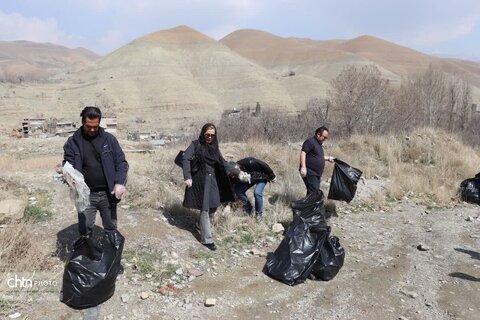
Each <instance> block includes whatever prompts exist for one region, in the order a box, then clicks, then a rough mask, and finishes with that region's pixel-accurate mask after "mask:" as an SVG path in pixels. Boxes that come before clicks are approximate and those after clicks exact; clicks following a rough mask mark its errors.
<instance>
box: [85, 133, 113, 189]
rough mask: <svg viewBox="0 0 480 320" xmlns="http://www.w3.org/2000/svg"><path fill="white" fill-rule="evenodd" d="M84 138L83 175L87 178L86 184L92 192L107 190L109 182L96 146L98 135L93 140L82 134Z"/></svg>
mask: <svg viewBox="0 0 480 320" xmlns="http://www.w3.org/2000/svg"><path fill="white" fill-rule="evenodd" d="M82 138H83V139H82V142H83V152H84V154H83V157H82V158H83V163H82V174H83V176H84V178H85V183H86V184H87V186H88V187H89V188H90V190H91V191H104V190H107V181H106V179H105V175H104V173H103V167H102V159H101V157H100V153H99V152H98V151H97V150H96V149H95V146H94V143H95V140H96V139H97V138H98V135H97V136H96V137H93V138H92V137H88V136H85V135H84V134H82Z"/></svg>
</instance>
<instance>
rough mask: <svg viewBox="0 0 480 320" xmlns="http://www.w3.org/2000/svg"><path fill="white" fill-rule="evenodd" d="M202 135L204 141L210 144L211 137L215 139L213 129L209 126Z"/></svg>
mask: <svg viewBox="0 0 480 320" xmlns="http://www.w3.org/2000/svg"><path fill="white" fill-rule="evenodd" d="M203 137H204V138H205V141H206V142H207V143H208V144H210V143H212V141H213V139H215V129H214V128H210V129H208V130H207V131H205V133H204V134H203Z"/></svg>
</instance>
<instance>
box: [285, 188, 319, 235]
mask: <svg viewBox="0 0 480 320" xmlns="http://www.w3.org/2000/svg"><path fill="white" fill-rule="evenodd" d="M324 199H325V197H324V195H323V192H322V190H315V191H313V192H312V193H310V194H309V195H307V196H306V197H304V198H302V199H300V200H296V201H293V202H292V203H291V205H290V206H291V208H292V211H293V215H294V216H295V215H298V216H300V218H301V219H302V221H303V222H305V223H306V224H307V225H308V226H309V227H314V226H326V221H325V214H326V212H325V206H324Z"/></svg>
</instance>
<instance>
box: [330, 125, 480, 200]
mask: <svg viewBox="0 0 480 320" xmlns="http://www.w3.org/2000/svg"><path fill="white" fill-rule="evenodd" d="M331 153H332V154H333V155H334V156H336V157H338V158H341V159H344V160H345V161H347V162H348V163H349V164H351V165H352V166H355V167H358V168H360V169H361V170H362V171H363V172H364V176H365V177H366V178H372V177H373V176H379V177H382V178H388V179H390V180H392V184H391V185H390V187H389V189H388V190H387V192H388V193H389V194H390V196H393V197H395V198H400V197H402V196H404V195H406V194H409V193H412V192H413V193H415V194H417V195H423V196H424V197H426V198H428V199H431V200H432V201H435V202H438V204H447V203H448V202H451V201H452V198H455V197H456V193H457V190H458V187H459V185H460V182H461V181H462V180H464V179H466V178H470V177H473V176H474V175H475V173H476V172H477V171H478V170H479V168H478V163H479V160H480V154H479V152H478V150H474V149H472V148H471V147H468V146H466V145H464V144H463V143H461V142H460V141H459V138H458V137H456V136H455V135H453V134H451V133H446V132H443V131H438V130H437V131H435V130H432V129H419V130H415V131H413V132H411V133H410V134H408V135H405V136H379V137H371V136H353V137H352V138H350V139H349V140H347V141H339V142H338V144H337V145H336V146H335V147H334V148H332V152H331Z"/></svg>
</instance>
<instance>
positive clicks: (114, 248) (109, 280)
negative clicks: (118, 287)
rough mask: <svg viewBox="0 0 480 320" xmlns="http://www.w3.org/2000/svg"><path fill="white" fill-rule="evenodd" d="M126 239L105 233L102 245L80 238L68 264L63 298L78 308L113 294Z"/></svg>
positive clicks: (106, 298)
mask: <svg viewBox="0 0 480 320" xmlns="http://www.w3.org/2000/svg"><path fill="white" fill-rule="evenodd" d="M124 242H125V238H124V237H123V236H122V235H121V234H120V232H118V231H115V232H105V234H104V235H103V238H102V240H101V244H100V247H98V246H96V245H95V244H94V243H93V241H91V240H79V241H77V242H76V243H75V245H74V249H73V252H72V254H71V256H70V258H69V259H68V260H67V263H66V264H65V271H64V273H63V287H62V293H61V297H60V301H62V302H63V303H65V304H66V305H68V306H69V307H71V308H74V309H86V308H90V307H94V306H97V305H99V304H101V303H103V302H105V301H107V300H108V299H110V297H112V296H113V293H114V292H115V282H116V279H117V275H118V273H119V272H120V269H121V264H120V262H121V258H122V251H123V245H124Z"/></svg>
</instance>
